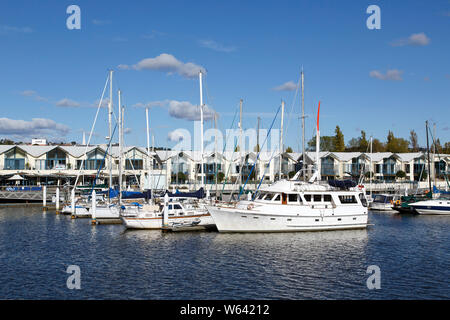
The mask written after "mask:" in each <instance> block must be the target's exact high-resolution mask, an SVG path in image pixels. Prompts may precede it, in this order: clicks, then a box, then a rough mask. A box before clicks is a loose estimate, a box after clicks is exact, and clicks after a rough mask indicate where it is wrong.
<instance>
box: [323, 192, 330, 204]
mask: <svg viewBox="0 0 450 320" xmlns="http://www.w3.org/2000/svg"><path fill="white" fill-rule="evenodd" d="M323 201H325V202H331V194H324V195H323Z"/></svg>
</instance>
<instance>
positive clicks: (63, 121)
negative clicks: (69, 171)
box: [0, 0, 450, 150]
mask: <svg viewBox="0 0 450 320" xmlns="http://www.w3.org/2000/svg"><path fill="white" fill-rule="evenodd" d="M71 4H76V5H78V6H79V7H80V8H81V30H68V29H67V27H66V19H67V18H68V17H69V14H67V13H66V8H67V7H68V6H69V5H71ZM371 4H376V5H378V6H379V7H380V9H381V29H380V30H369V29H368V28H367V27H366V19H367V18H368V17H369V14H367V13H366V8H367V7H368V6H369V5H371ZM449 35H450V1H448V0H442V1H259V2H255V1H171V2H170V3H166V2H165V1H134V2H130V1H128V2H111V1H61V0H59V1H56V0H55V1H17V0H16V1H10V0H4V1H2V2H1V4H0V42H1V44H2V45H1V47H0V57H1V64H0V94H1V97H2V98H1V100H0V107H1V110H2V113H1V115H0V137H2V138H15V139H22V140H25V141H29V140H30V139H31V138H32V137H40V136H46V137H48V138H49V139H50V140H52V141H59V140H63V141H68V142H70V141H74V140H75V141H78V142H81V139H82V133H81V132H82V131H83V130H84V131H87V132H89V130H90V127H91V125H92V121H93V119H94V116H95V112H96V109H95V108H94V107H93V105H94V104H95V102H96V100H98V99H99V98H100V95H101V92H102V89H103V86H104V83H105V80H106V76H107V70H108V69H109V68H113V69H114V70H115V73H114V86H115V90H116V89H117V88H120V89H121V90H122V92H123V103H124V104H125V106H126V114H125V127H126V128H129V130H127V132H128V133H127V134H126V135H125V140H126V143H127V144H128V145H141V146H144V145H146V135H145V109H144V108H143V107H140V106H142V105H145V104H147V103H151V105H152V106H154V105H157V106H155V107H153V108H151V109H150V122H151V127H152V129H153V133H154V134H155V140H156V144H157V145H159V146H169V147H170V146H173V145H174V142H171V141H169V140H168V138H167V137H168V133H169V132H171V131H173V130H175V129H177V128H186V129H188V130H190V131H192V130H193V126H194V123H193V121H191V120H186V119H183V118H182V117H183V116H184V115H183V111H186V110H188V109H189V106H190V105H191V106H192V105H197V104H198V103H199V89H198V79H197V78H189V76H186V74H183V71H180V70H186V68H187V66H186V64H187V63H193V64H194V65H195V66H198V67H202V68H204V69H205V70H206V71H207V75H206V77H205V84H204V89H205V90H204V99H205V102H206V103H207V104H208V106H209V107H210V108H212V109H214V110H215V111H217V112H218V114H219V128H222V129H227V128H229V127H230V125H231V121H232V118H233V115H234V112H235V110H236V108H237V107H238V105H239V99H241V98H242V99H243V100H244V116H245V119H244V121H243V124H244V128H254V127H255V126H256V121H257V120H256V117H257V115H258V114H259V115H261V117H262V126H263V127H266V128H267V127H268V126H269V125H270V123H271V121H272V115H273V114H274V113H275V112H276V110H277V108H278V106H279V105H280V101H281V99H283V100H285V101H286V113H287V114H289V113H290V112H291V110H292V109H291V106H292V104H293V99H294V94H295V91H277V90H274V88H276V87H278V86H281V85H283V84H284V83H286V82H289V81H292V82H294V83H297V81H298V78H299V72H300V68H301V66H303V68H304V72H305V109H306V113H307V114H308V115H309V118H308V119H307V120H306V122H307V127H306V135H307V136H306V139H307V140H309V139H310V138H311V136H312V135H313V128H314V121H315V112H316V109H317V104H318V101H319V100H320V101H321V122H320V126H321V134H322V135H332V134H334V129H335V126H336V125H339V126H340V127H341V129H342V131H343V133H344V136H345V140H346V142H348V140H350V139H351V138H352V137H357V136H359V134H360V130H365V131H366V133H367V134H368V135H373V136H374V137H377V138H379V139H381V140H382V141H384V140H385V138H386V136H387V133H388V130H392V131H394V134H395V135H396V136H402V137H405V138H408V136H409V131H410V130H411V129H414V130H415V131H416V132H417V133H418V135H419V143H420V144H422V145H424V144H425V128H424V122H425V120H427V119H428V120H430V121H431V122H432V123H436V133H437V136H438V137H439V138H440V140H441V142H443V141H450V59H449V58H448V56H449V51H450V36H449ZM162 54H165V55H167V56H166V57H169V56H168V55H170V57H172V58H173V59H175V60H174V61H176V63H179V65H180V66H181V67H180V68H179V69H173V68H172V69H170V68H169V69H170V70H169V71H172V72H169V73H168V72H167V71H168V69H167V68H166V69H164V68H163V69H161V68H159V67H155V64H156V63H158V62H161V61H160V59H156V58H157V57H160V55H162ZM144 59H156V60H151V61H153V63H154V64H153V65H152V66H153V67H151V68H146V67H143V68H138V67H133V66H136V65H138V63H139V62H142V61H143V60H144ZM120 65H122V66H123V65H126V66H128V69H126V68H119V67H118V66H120ZM144 65H145V64H144ZM115 102H116V101H115ZM177 102H178V104H176V103H177ZM181 102H184V103H185V104H180V103H181ZM172 107H178V109H176V111H177V113H174V112H173V110H172V109H171V108H172ZM171 110H172V111H171ZM293 110H294V112H295V113H297V114H298V113H299V112H300V105H299V97H297V99H296V103H295V104H294V109H293ZM33 119H35V120H33ZM36 119H41V120H36ZM106 120H107V117H106V110H105V109H102V110H101V111H100V117H99V120H98V124H97V126H96V128H95V132H96V135H95V136H94V138H93V142H95V143H104V141H105V139H104V136H106V135H107V124H106ZM285 121H286V122H285V123H286V124H287V123H289V129H288V132H287V133H286V140H285V141H286V143H285V145H286V146H291V147H293V148H294V150H298V147H299V141H301V129H300V127H299V122H298V120H297V119H296V116H292V118H291V120H288V119H286V120H285ZM210 126H211V124H210V123H209V124H206V127H210ZM276 126H278V127H279V121H277V125H276Z"/></svg>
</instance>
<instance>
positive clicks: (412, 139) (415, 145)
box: [409, 130, 419, 152]
mask: <svg viewBox="0 0 450 320" xmlns="http://www.w3.org/2000/svg"><path fill="white" fill-rule="evenodd" d="M418 140H419V139H418V138H417V133H416V132H415V131H414V130H411V131H410V132H409V144H410V146H411V151H412V152H418V151H419V142H418Z"/></svg>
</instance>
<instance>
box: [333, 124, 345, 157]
mask: <svg viewBox="0 0 450 320" xmlns="http://www.w3.org/2000/svg"><path fill="white" fill-rule="evenodd" d="M334 132H335V134H336V135H335V136H334V150H333V151H336V152H343V151H345V141H344V134H343V133H342V131H341V128H339V126H336V129H335V131H334Z"/></svg>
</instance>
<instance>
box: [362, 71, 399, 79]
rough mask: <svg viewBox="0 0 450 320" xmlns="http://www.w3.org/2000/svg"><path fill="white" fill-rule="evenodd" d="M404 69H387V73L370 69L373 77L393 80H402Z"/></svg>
mask: <svg viewBox="0 0 450 320" xmlns="http://www.w3.org/2000/svg"><path fill="white" fill-rule="evenodd" d="M402 74H403V71H401V70H397V69H391V70H388V71H386V73H385V74H383V73H381V72H380V71H378V70H373V71H370V73H369V76H370V77H372V78H376V79H379V80H392V81H402V80H403V78H402Z"/></svg>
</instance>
